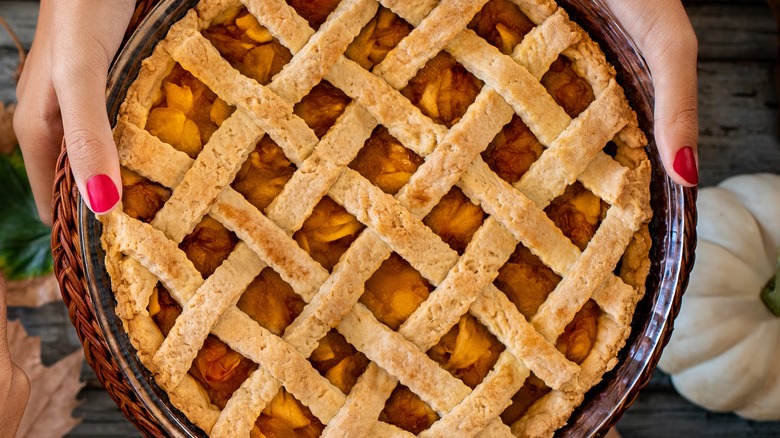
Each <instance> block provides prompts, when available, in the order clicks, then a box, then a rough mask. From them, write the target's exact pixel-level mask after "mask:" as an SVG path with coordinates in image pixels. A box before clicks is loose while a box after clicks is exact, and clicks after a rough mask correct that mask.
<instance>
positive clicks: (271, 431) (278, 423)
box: [252, 388, 325, 438]
mask: <svg viewBox="0 0 780 438" xmlns="http://www.w3.org/2000/svg"><path fill="white" fill-rule="evenodd" d="M255 424H256V426H257V428H258V429H259V430H260V433H261V435H260V436H262V437H266V438H287V437H290V438H299V437H306V438H314V437H318V436H320V435H321V434H322V430H323V429H325V426H324V425H323V424H322V423H321V422H320V420H318V419H317V417H315V416H314V414H312V413H311V411H310V410H309V408H307V407H306V406H304V405H303V404H302V403H301V402H299V401H298V400H297V399H296V398H295V397H293V395H292V394H290V393H289V392H287V391H285V389H284V388H282V389H280V390H279V392H278V393H277V394H276V396H275V397H274V398H273V399H272V400H271V402H270V403H268V405H266V407H265V409H263V413H262V414H260V417H259V418H258V419H257V422H256V423H255ZM252 436H255V435H254V434H253V435H252Z"/></svg>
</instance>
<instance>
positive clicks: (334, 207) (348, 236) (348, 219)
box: [293, 196, 364, 271]
mask: <svg viewBox="0 0 780 438" xmlns="http://www.w3.org/2000/svg"><path fill="white" fill-rule="evenodd" d="M363 228H364V226H363V224H361V223H360V222H359V221H358V220H357V219H355V216H352V215H351V214H349V212H347V210H345V209H344V207H342V206H340V205H339V204H337V203H336V202H335V201H333V200H332V199H330V198H329V197H327V196H326V197H324V198H322V200H320V202H319V203H318V204H317V205H316V206H315V207H314V211H312V213H311V216H309V217H308V218H307V219H306V221H304V222H303V226H302V227H301V229H300V230H298V231H297V232H296V233H295V234H294V235H293V238H294V239H295V240H296V241H297V242H298V244H299V245H300V246H301V248H303V249H304V250H305V251H306V252H308V253H309V255H311V257H312V258H313V259H314V260H316V261H317V262H319V263H320V264H321V265H322V267H324V268H325V269H327V270H328V271H330V270H332V269H333V267H334V266H336V263H338V261H339V259H340V258H341V255H342V254H344V252H346V251H347V248H349V246H350V245H351V244H352V242H354V241H355V239H356V238H357V236H358V234H360V232H361V231H362V230H363Z"/></svg>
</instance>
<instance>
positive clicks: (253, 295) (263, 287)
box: [236, 268, 306, 336]
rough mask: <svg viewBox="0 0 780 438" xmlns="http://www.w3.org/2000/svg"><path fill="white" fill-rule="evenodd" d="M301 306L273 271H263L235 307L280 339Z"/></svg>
mask: <svg viewBox="0 0 780 438" xmlns="http://www.w3.org/2000/svg"><path fill="white" fill-rule="evenodd" d="M305 304H306V303H304V301H303V299H301V297H300V296H298V294H296V293H295V291H293V289H292V287H291V286H290V285H289V284H287V282H285V281H284V280H282V277H280V276H279V274H278V273H276V271H274V270H273V269H271V268H265V269H263V270H262V271H261V272H260V275H258V276H257V277H255V279H254V280H252V282H251V283H249V286H247V288H246V290H245V291H244V293H243V294H242V295H241V298H239V299H238V302H237V303H236V306H237V307H238V308H239V309H240V310H241V311H243V312H244V313H246V314H247V315H249V317H250V318H252V319H253V320H255V321H256V322H257V323H258V324H260V325H261V326H262V327H264V328H266V329H268V330H269V331H270V332H271V333H273V334H275V335H277V336H281V335H282V333H284V330H285V329H286V328H287V326H288V325H290V324H292V322H293V320H295V318H297V317H298V315H300V314H301V312H302V311H303V306H304V305H305Z"/></svg>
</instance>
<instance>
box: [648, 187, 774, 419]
mask: <svg viewBox="0 0 780 438" xmlns="http://www.w3.org/2000/svg"><path fill="white" fill-rule="evenodd" d="M697 207H698V212H699V222H698V226H697V233H698V237H699V240H698V245H697V248H696V262H695V264H694V268H693V271H692V272H691V276H690V283H689V285H688V289H687V291H686V292H685V295H683V301H682V308H681V311H680V314H679V316H678V317H677V319H676V320H675V323H674V328H675V330H674V333H673V334H672V338H671V341H670V342H669V344H668V346H667V347H666V349H665V350H664V353H663V355H662V357H661V361H660V363H659V366H660V368H661V369H662V370H664V371H666V372H667V373H669V374H671V375H672V383H673V384H674V387H675V388H676V389H677V391H678V392H679V393H680V394H682V395H683V396H684V397H686V398H687V399H689V400H691V401H692V402H694V403H696V404H698V405H701V406H703V407H704V408H707V409H709V410H712V411H718V412H734V413H736V414H737V415H740V416H742V417H745V418H750V419H754V420H780V315H775V314H774V313H773V312H772V311H770V310H769V307H768V305H767V304H765V303H764V301H763V300H762V298H761V294H762V289H764V287H765V286H766V285H767V282H768V281H769V280H770V279H771V278H773V276H775V274H776V271H777V270H778V268H779V267H780V266H779V265H778V264H779V263H780V261H779V260H778V251H779V250H780V176H779V175H774V174H755V175H740V176H736V177H732V178H730V179H727V180H726V181H723V182H722V183H721V184H720V185H719V186H718V187H710V188H705V189H702V190H700V191H699V199H698V202H697ZM778 283H780V282H778ZM774 299H776V300H778V301H780V288H775V289H774Z"/></svg>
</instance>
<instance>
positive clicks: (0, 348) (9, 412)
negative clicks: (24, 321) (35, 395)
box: [0, 273, 30, 438]
mask: <svg viewBox="0 0 780 438" xmlns="http://www.w3.org/2000/svg"><path fill="white" fill-rule="evenodd" d="M7 328H8V319H7V316H6V289H5V278H3V275H2V274H1V273H0V438H13V437H14V436H16V430H17V429H18V428H19V423H20V422H21V421H22V415H24V408H25V407H27V400H28V399H29V398H30V380H29V379H28V378H27V374H25V373H24V371H23V370H22V369H21V368H19V366H18V365H16V364H15V363H14V362H13V361H12V360H11V351H10V350H9V349H8V332H7Z"/></svg>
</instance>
